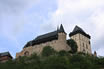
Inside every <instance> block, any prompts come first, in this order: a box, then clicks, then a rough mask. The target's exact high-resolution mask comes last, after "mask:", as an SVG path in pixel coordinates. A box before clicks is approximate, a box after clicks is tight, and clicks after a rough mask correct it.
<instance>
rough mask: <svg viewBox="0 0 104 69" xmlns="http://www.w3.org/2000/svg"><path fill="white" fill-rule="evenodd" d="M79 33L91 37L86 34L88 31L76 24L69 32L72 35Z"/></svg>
mask: <svg viewBox="0 0 104 69" xmlns="http://www.w3.org/2000/svg"><path fill="white" fill-rule="evenodd" d="M77 33H80V34H82V35H84V36H86V37H88V38H89V39H90V38H91V37H90V35H89V34H86V32H84V31H83V29H82V28H80V27H78V26H75V28H74V30H73V31H72V32H71V33H70V34H69V36H70V37H71V36H73V35H75V34H77Z"/></svg>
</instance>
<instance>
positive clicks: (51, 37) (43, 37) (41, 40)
mask: <svg viewBox="0 0 104 69" xmlns="http://www.w3.org/2000/svg"><path fill="white" fill-rule="evenodd" d="M60 32H63V33H65V31H64V28H63V25H62V24H61V26H60V29H58V28H57V30H56V31H53V32H50V33H47V34H44V35H40V36H38V37H36V38H35V39H34V40H32V41H29V42H28V43H27V44H26V45H25V46H24V48H26V47H28V46H33V45H36V44H40V43H44V42H48V41H52V40H57V39H58V33H60ZM65 34H66V33H65Z"/></svg>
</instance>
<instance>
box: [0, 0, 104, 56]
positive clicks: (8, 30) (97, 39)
mask: <svg viewBox="0 0 104 69" xmlns="http://www.w3.org/2000/svg"><path fill="white" fill-rule="evenodd" d="M60 24H63V25H64V28H65V31H66V32H67V34H69V33H70V32H71V31H72V30H73V29H74V27H75V26H76V25H78V26H80V27H81V28H83V30H84V31H85V32H86V33H88V34H90V35H91V46H92V52H93V51H97V53H98V55H100V56H104V0H0V52H6V51H9V52H10V53H11V54H12V56H13V57H15V55H16V52H20V51H21V50H22V48H23V47H24V45H25V44H26V43H27V42H28V41H30V40H32V39H35V38H36V36H38V35H41V34H44V33H47V32H51V31H54V30H56V29H57V26H59V25H60ZM67 38H69V37H67Z"/></svg>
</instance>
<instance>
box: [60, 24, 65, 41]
mask: <svg viewBox="0 0 104 69" xmlns="http://www.w3.org/2000/svg"><path fill="white" fill-rule="evenodd" d="M66 35H67V34H66V32H65V30H64V27H63V25H62V24H61V26H60V29H59V30H58V36H59V37H58V39H59V40H63V41H66Z"/></svg>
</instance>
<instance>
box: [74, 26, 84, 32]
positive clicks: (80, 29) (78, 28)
mask: <svg viewBox="0 0 104 69" xmlns="http://www.w3.org/2000/svg"><path fill="white" fill-rule="evenodd" d="M76 31H81V32H84V31H83V29H82V28H80V27H78V26H75V28H74V30H73V32H76ZM84 33H85V32H84Z"/></svg>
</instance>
